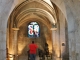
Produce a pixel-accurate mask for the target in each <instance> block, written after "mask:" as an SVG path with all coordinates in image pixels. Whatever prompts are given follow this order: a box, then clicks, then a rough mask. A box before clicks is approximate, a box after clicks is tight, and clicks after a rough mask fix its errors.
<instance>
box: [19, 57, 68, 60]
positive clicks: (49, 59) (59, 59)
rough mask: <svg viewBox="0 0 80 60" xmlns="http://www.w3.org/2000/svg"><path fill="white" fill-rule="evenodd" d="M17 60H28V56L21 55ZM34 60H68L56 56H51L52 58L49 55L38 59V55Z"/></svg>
mask: <svg viewBox="0 0 80 60" xmlns="http://www.w3.org/2000/svg"><path fill="white" fill-rule="evenodd" d="M18 60H28V57H26V56H23V57H20V58H18ZM36 60H68V59H66V58H65V59H62V58H58V57H53V58H52V59H51V58H50V57H48V58H45V59H40V58H39V57H38V56H37V57H36Z"/></svg>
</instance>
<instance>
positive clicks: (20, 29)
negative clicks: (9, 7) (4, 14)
mask: <svg viewBox="0 0 80 60" xmlns="http://www.w3.org/2000/svg"><path fill="white" fill-rule="evenodd" d="M41 2H42V1H41ZM36 3H37V4H40V3H39V2H38V1H30V2H23V3H22V4H20V5H19V6H18V7H17V8H15V9H14V10H13V12H12V14H11V16H10V18H9V21H8V32H9V35H8V38H9V40H8V44H7V46H8V51H9V53H10V54H11V55H12V54H13V55H14V56H15V58H17V56H19V57H20V56H23V55H25V54H24V53H25V52H26V50H27V47H26V46H27V45H26V44H29V43H25V42H27V41H26V40H28V42H29V41H30V39H28V38H26V37H25V36H27V35H26V32H25V31H27V30H26V26H27V25H26V24H28V22H32V21H36V22H38V23H39V24H40V25H41V26H42V27H43V30H42V32H44V33H42V34H41V36H42V35H43V37H41V38H43V39H41V40H44V41H45V42H44V43H46V42H47V43H48V44H49V46H50V47H49V48H51V52H55V53H53V54H54V55H55V56H57V57H62V54H64V52H65V48H66V40H65V36H66V35H65V28H64V27H65V24H66V23H65V19H63V20H62V21H63V24H64V26H62V24H61V21H60V19H59V21H57V19H58V18H60V17H59V16H57V17H56V14H53V9H52V8H51V7H50V6H49V5H48V4H46V3H45V4H46V5H47V6H48V7H46V6H45V5H43V4H40V6H39V7H38V6H37V7H38V8H36V6H35V4H36ZM43 3H44V2H43ZM31 4H33V5H31ZM28 6H29V7H28ZM42 6H43V7H42ZM49 8H50V9H49ZM58 14H59V13H58ZM59 23H60V24H59ZM55 27H57V31H54V28H55ZM51 28H52V29H51ZM50 29H51V30H50ZM45 32H47V33H45ZM19 33H21V34H19ZM62 33H63V34H62ZM62 37H64V38H62ZM18 39H19V40H18ZM23 40H24V43H23V45H22V47H21V44H22V42H23ZM31 40H37V39H31ZM38 40H39V39H38ZM21 41H22V42H21ZM18 42H19V44H18ZM38 42H39V41H38ZM51 42H52V43H51ZM39 43H40V42H39ZM39 43H38V44H39ZM44 43H43V44H42V46H43V45H44ZM50 44H51V45H50ZM52 44H53V45H52ZM39 45H41V44H39ZM52 47H53V48H52ZM14 48H15V50H14V51H13V49H14ZM42 49H43V48H42ZM20 53H21V55H19V54H20ZM63 56H64V55H63Z"/></svg>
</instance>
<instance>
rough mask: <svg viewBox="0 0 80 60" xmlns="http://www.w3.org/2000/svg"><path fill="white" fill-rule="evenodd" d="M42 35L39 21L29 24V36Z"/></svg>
mask: <svg viewBox="0 0 80 60" xmlns="http://www.w3.org/2000/svg"><path fill="white" fill-rule="evenodd" d="M39 36H40V27H39V25H38V23H37V22H30V24H29V25H28V37H30V38H34V37H39Z"/></svg>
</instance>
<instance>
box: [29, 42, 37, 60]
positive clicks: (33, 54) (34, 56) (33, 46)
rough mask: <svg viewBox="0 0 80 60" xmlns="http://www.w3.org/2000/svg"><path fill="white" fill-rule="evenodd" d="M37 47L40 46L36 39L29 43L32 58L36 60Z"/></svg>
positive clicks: (31, 59)
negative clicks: (35, 41)
mask: <svg viewBox="0 0 80 60" xmlns="http://www.w3.org/2000/svg"><path fill="white" fill-rule="evenodd" d="M37 48H38V46H37V45H36V44H35V43H34V41H32V43H31V44H30V45H29V53H30V60H35V58H36V50H37Z"/></svg>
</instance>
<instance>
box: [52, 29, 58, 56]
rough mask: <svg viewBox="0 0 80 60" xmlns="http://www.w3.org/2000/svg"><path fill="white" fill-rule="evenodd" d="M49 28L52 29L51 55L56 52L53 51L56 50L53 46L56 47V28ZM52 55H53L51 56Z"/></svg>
mask: <svg viewBox="0 0 80 60" xmlns="http://www.w3.org/2000/svg"><path fill="white" fill-rule="evenodd" d="M51 30H52V42H53V43H52V44H53V46H52V47H53V48H52V49H53V51H52V53H53V55H56V54H54V52H56V51H55V50H56V49H55V48H56V41H55V40H56V30H57V28H51ZM52 57H53V56H52Z"/></svg>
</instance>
